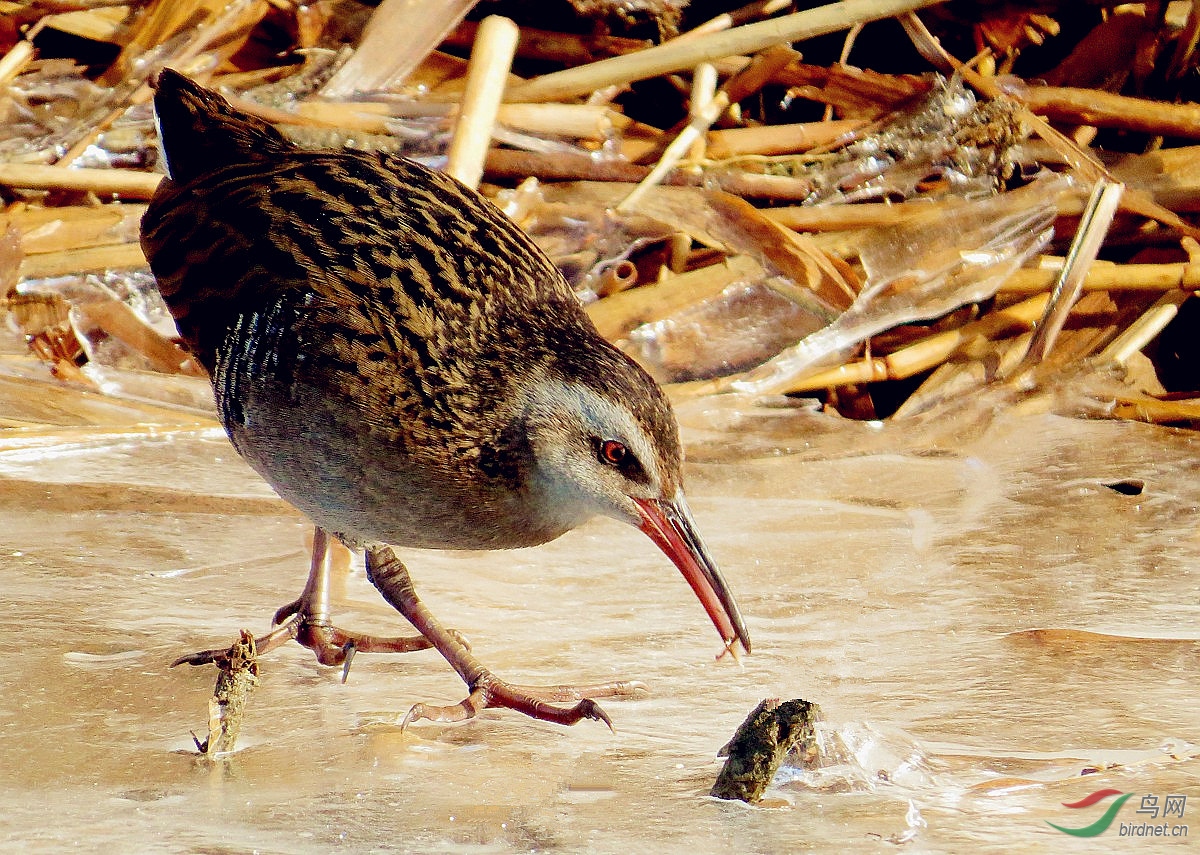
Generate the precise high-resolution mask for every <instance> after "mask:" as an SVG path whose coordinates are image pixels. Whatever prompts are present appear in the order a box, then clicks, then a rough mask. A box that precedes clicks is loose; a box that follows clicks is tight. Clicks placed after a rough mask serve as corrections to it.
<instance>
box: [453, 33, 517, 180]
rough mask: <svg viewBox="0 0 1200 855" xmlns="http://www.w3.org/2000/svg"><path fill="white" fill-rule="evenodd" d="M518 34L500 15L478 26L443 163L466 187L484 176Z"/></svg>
mask: <svg viewBox="0 0 1200 855" xmlns="http://www.w3.org/2000/svg"><path fill="white" fill-rule="evenodd" d="M517 35H518V30H517V25H516V24H514V23H513V22H512V21H511V20H509V19H508V18H503V17H501V16H499V15H492V16H490V17H488V18H486V19H484V21H483V23H482V24H480V26H479V35H478V37H477V38H476V40H475V48H474V49H473V50H472V51H471V62H470V65H469V66H468V68H467V89H466V92H465V93H464V95H463V101H462V109H461V110H460V111H459V114H458V120H457V121H456V122H455V124H454V134H453V136H452V137H451V140H450V151H449V153H448V155H447V163H446V172H447V173H448V174H450V175H452V176H454V177H455V178H457V179H458V180H459V181H461V182H462V183H463V184H466V185H467V186H468V187H478V186H479V179H480V178H481V177H482V176H483V162H484V158H485V157H486V156H487V150H488V147H489V145H490V144H491V139H492V132H493V129H494V128H495V125H496V112H497V108H498V107H499V106H500V101H501V99H502V97H503V95H504V86H505V84H506V83H507V82H508V72H509V69H510V68H512V61H513V52H514V51H515V50H516V48H517Z"/></svg>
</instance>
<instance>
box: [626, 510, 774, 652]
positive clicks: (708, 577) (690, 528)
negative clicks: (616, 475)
mask: <svg viewBox="0 0 1200 855" xmlns="http://www.w3.org/2000/svg"><path fill="white" fill-rule="evenodd" d="M634 502H636V503H637V506H638V510H639V511H640V512H641V515H642V525H641V529H642V531H644V532H645V533H646V534H647V536H649V538H650V539H651V540H653V541H654V542H655V543H656V544H658V548H659V549H661V550H662V551H663V552H665V553H666V555H667V557H668V558H670V559H671V561H673V562H674V564H675V566H676V567H678V568H679V572H680V573H682V574H683V578H684V579H686V580H687V583H688V584H689V585H691V586H692V590H693V591H695V592H696V596H697V597H698V598H699V600H700V603H701V604H702V605H703V606H704V610H705V611H706V612H708V616H709V618H710V619H711V620H712V622H713V625H714V626H715V627H716V628H717V632H719V633H721V638H722V639H723V640H724V641H725V649H726V650H729V651H730V652H731V653H732V652H734V650H733V645H734V644H735V643H740V644H741V645H742V647H743V649H745V651H746V652H747V653H749V652H750V636H749V635H748V634H747V633H746V626H745V624H744V623H742V615H741V612H739V611H738V607H737V603H736V602H734V599H733V594H731V593H730V592H729V586H728V585H726V584H725V579H724V577H722V576H721V571H720V570H718V569H717V565H716V562H714V561H713V560H712V556H710V555H709V554H708V549H707V548H705V546H704V541H702V540H701V539H700V534H699V532H697V531H696V524H695V523H694V522H693V521H692V514H691V511H690V510H688V506H687V502H686V501H684V498H683V491H682V490H681V491H679V492H678V493H676V494H675V497H674V498H673V499H671V500H667V499H634ZM735 656H736V654H735Z"/></svg>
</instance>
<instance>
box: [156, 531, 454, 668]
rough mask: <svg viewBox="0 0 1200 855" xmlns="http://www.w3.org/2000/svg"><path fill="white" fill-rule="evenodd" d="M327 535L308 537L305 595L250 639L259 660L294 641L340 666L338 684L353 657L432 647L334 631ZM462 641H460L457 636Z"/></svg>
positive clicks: (208, 658)
mask: <svg viewBox="0 0 1200 855" xmlns="http://www.w3.org/2000/svg"><path fill="white" fill-rule="evenodd" d="M330 545H331V544H330V540H329V534H328V533H327V532H326V531H325V530H324V529H322V528H317V529H316V530H315V532H314V534H313V547H312V565H311V566H310V568H309V573H308V581H307V582H305V584H304V591H303V592H302V593H301V594H300V596H299V597H298V598H297V599H296V600H295V601H293V602H291V603H288V604H287V605H286V606H284V607H283V608H281V609H279V610H278V611H277V612H275V617H274V619H273V620H272V624H273V627H272V629H271V631H270V632H268V633H267V634H266V635H263V636H261V637H259V638H256V639H255V646H256V647H257V649H258V654H259V655H262V654H264V653H267V652H269V651H271V650H274V649H275V648H277V647H280V646H282V645H284V644H286V643H287V642H288V641H290V640H291V639H293V638H294V639H295V640H296V641H298V642H299V643H300V644H302V645H304V646H305V647H307V648H308V649H309V650H311V651H312V652H313V653H315V654H316V657H317V661H318V662H320V663H321V664H322V665H342V666H343V675H342V676H343V679H345V675H346V674H347V673H349V670H350V662H351V660H352V659H353V658H354V654H355V653H409V652H411V651H414V650H427V649H428V648H429V647H430V646H431V645H430V643H429V642H428V641H427V640H426V639H425V638H424V637H422V636H420V635H414V636H398V637H394V638H385V637H381V636H376V635H368V634H366V633H361V632H347V631H346V630H343V629H339V628H338V627H336V626H334V625H333V623H332V621H331V618H330V604H329V588H330V576H331V571H332V553H331V550H330ZM456 637H458V638H459V640H460V641H461V640H462V637H461V636H456ZM228 655H229V651H228V650H202V651H199V652H197V653H192V654H189V655H187V656H183V657H181V658H179V659H177V660H176V661H175V662H173V663H172V665H181V664H183V663H184V662H187V663H188V664H190V665H206V664H208V663H210V662H212V663H218V664H219V663H221V662H223V661H224V660H225V658H227V657H228Z"/></svg>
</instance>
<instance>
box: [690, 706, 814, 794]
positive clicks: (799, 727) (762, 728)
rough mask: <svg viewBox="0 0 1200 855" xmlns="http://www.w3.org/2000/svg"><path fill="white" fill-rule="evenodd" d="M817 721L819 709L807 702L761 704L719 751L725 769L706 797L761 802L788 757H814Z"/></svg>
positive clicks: (722, 768) (722, 769)
mask: <svg viewBox="0 0 1200 855" xmlns="http://www.w3.org/2000/svg"><path fill="white" fill-rule="evenodd" d="M819 717H820V708H819V707H817V705H816V704H813V703H809V702H808V701H804V700H799V699H797V700H793V701H781V700H779V699H778V698H767V699H766V700H763V701H761V702H760V703H759V705H758V706H756V707H755V708H754V710H753V712H751V713H750V715H749V716H747V717H746V720H745V721H743V722H742V723H741V724H740V725H739V726H738V729H737V731H736V732H735V733H734V735H733V739H731V740H729V744H727V745H726V746H725V747H724V748H722V749H721V750H720V752H719V754H718V756H722V757H724V758H725V765H724V766H723V767H721V773H720V774H719V775H718V776H717V781H716V783H715V784H713V787H712V791H711V792H710V795H712V796H715V797H716V798H718V799H729V800H740V801H743V802H750V803H752V804H753V803H754V802H757V801H759V800H761V799H762V797H763V793H765V792H766V790H767V787H769V786H770V785H771V781H772V779H773V778H774V777H775V770H776V769H778V768H779V765H780V764H781V763H782V762H783V761H784V759H785V758H786V757H788V755H800V756H801V757H803V758H807V757H810V756H811V755H815V754H816V752H817V735H816V731H815V730H814V729H813V725H814V723H815V722H816V721H817V719H818V718H819Z"/></svg>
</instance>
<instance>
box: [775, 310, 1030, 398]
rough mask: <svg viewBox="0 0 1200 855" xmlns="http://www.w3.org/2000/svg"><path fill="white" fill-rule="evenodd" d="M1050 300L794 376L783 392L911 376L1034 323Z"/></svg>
mask: <svg viewBox="0 0 1200 855" xmlns="http://www.w3.org/2000/svg"><path fill="white" fill-rule="evenodd" d="M1049 300H1050V295H1049V294H1039V295H1037V296H1036V297H1031V298H1029V299H1028V300H1024V301H1022V302H1020V303H1017V304H1016V305H1015V306H1009V307H1008V308H1007V309H1002V310H1000V311H998V312H992V313H991V314H989V315H987V316H986V317H984V318H981V319H980V320H978V321H973V322H972V323H969V324H965V325H964V326H962V327H960V328H958V329H955V330H947V331H946V332H941V333H937V334H936V335H932V336H930V337H929V338H925V339H922V340H921V341H919V342H916V343H915V344H911V345H909V346H908V347H904V348H901V349H900V350H897V351H896V352H895V353H890V354H888V355H887V356H881V357H874V358H871V359H862V360H859V361H857V362H849V363H846V364H844V365H839V366H836V367H834V368H825V369H819V370H817V371H815V372H813V373H810V374H807V375H804V376H801V377H797V378H795V379H794V380H792V381H791V382H790V383H789V384H788V385H787V387H786V388H785V389H783V390H781V394H783V393H792V392H812V391H815V390H817V389H827V388H830V387H834V386H847V385H851V384H858V383H875V382H878V381H881V380H903V379H904V378H906V377H912V376H913V375H914V374H919V373H920V372H922V371H927V370H929V369H930V368H933V367H935V366H937V365H940V364H941V363H943V362H945V361H946V360H947V359H949V358H950V357H951V356H953V355H954V354H955V353H956V352H957V351H959V350H961V349H962V348H963V347H965V346H966V345H968V344H969V343H971V342H972V341H974V340H976V339H979V338H995V337H997V336H999V335H1000V334H1001V333H1003V332H1006V331H1009V330H1012V329H1014V328H1016V329H1020V328H1028V327H1031V326H1032V325H1033V323H1034V322H1035V321H1036V320H1037V319H1038V318H1039V317H1040V316H1041V314H1042V312H1044V311H1045V309H1046V306H1047V304H1048V303H1049Z"/></svg>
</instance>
